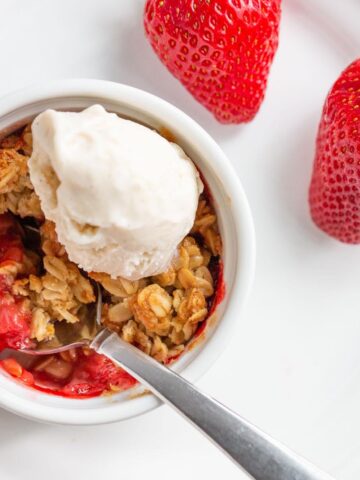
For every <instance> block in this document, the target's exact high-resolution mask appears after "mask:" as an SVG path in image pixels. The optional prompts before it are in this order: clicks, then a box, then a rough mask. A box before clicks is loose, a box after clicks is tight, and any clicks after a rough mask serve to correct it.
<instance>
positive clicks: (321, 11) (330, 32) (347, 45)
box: [286, 0, 360, 64]
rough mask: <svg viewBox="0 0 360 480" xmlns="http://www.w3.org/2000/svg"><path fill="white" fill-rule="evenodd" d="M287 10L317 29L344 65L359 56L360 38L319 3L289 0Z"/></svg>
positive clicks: (305, 0)
mask: <svg viewBox="0 0 360 480" xmlns="http://www.w3.org/2000/svg"><path fill="white" fill-rule="evenodd" d="M286 5H287V8H289V10H290V11H291V14H292V15H294V16H296V17H299V18H300V20H301V22H305V23H307V24H308V25H309V27H310V28H312V29H316V31H317V32H319V33H320V35H321V36H322V37H323V39H324V40H325V42H326V44H327V45H329V46H330V45H331V48H332V50H333V51H334V52H337V53H338V54H339V56H341V58H344V63H345V64H346V63H347V62H348V63H349V62H351V61H353V60H354V58H356V56H358V53H359V49H360V41H359V38H357V37H355V36H354V35H353V34H352V33H351V32H349V31H347V30H346V29H345V27H344V26H343V25H341V23H340V22H338V21H336V17H335V15H334V14H331V9H330V11H329V10H328V9H326V8H324V7H321V6H320V5H318V4H317V2H312V1H307V0H288V2H287V3H286Z"/></svg>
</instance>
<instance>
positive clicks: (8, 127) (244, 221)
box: [0, 79, 255, 425]
mask: <svg viewBox="0 0 360 480" xmlns="http://www.w3.org/2000/svg"><path fill="white" fill-rule="evenodd" d="M94 103H100V104H102V105H103V106H104V107H105V108H106V109H108V110H110V111H113V112H116V113H118V114H120V115H123V116H126V117H130V118H132V119H134V120H137V121H139V122H142V123H144V124H146V125H149V126H151V127H153V128H155V129H158V130H160V129H164V128H165V129H167V130H169V131H170V132H171V134H172V135H173V137H174V138H175V141H176V142H177V143H178V144H179V145H181V146H182V147H183V149H184V150H185V152H186V153H187V154H188V155H189V156H190V158H192V159H193V161H194V162H195V163H196V164H197V165H198V167H199V169H200V170H201V172H202V174H203V175H204V177H205V179H206V181H207V183H208V185H209V187H210V190H211V192H212V195H213V198H214V203H215V208H216V211H217V215H218V218H219V223H220V229H221V233H222V238H223V243H224V257H223V261H224V278H225V283H226V296H225V300H224V301H223V302H222V303H221V304H220V306H219V307H218V309H217V311H216V312H215V316H216V320H215V321H211V322H209V323H208V326H207V328H206V331H205V335H204V339H203V341H201V342H197V343H196V345H195V346H194V348H191V349H189V351H187V352H186V353H185V354H184V355H182V356H181V358H180V359H179V360H178V361H177V362H176V363H175V364H174V365H173V367H172V368H174V370H176V371H178V372H181V374H182V375H183V376H184V377H185V378H187V379H189V380H190V381H195V380H197V379H198V378H199V377H200V376H201V375H202V374H204V373H205V371H206V370H207V369H208V368H210V366H211V365H212V363H213V362H214V361H215V360H216V359H217V358H218V356H219V354H220V353H221V352H222V351H223V349H224V347H225V346H226V344H227V343H228V341H229V339H230V336H231V332H232V331H233V329H234V328H235V327H236V326H237V325H238V324H240V323H241V315H240V312H241V310H242V307H243V305H244V302H245V299H246V297H247V295H248V293H249V289H250V285H251V282H252V278H253V273H254V264H255V237H254V229H253V222H252V218H251V213H250V210H249V206H248V202H247V200H246V197H245V195H244V192H243V189H242V187H241V184H240V181H239V179H238V177H237V175H236V173H235V171H234V170H233V168H232V166H231V164H230V162H229V160H228V159H227V158H226V156H225V155H224V153H223V152H222V151H221V149H220V148H219V146H218V145H217V144H216V143H215V141H214V140H213V139H212V138H211V137H210V136H209V135H208V134H207V133H206V132H205V131H204V130H203V129H202V128H201V127H200V126H199V125H198V124H197V123H196V122H195V121H194V120H192V119H191V118H190V117H188V116H187V115H186V114H185V113H183V112H182V111H180V110H179V109H178V108H176V107H174V106H173V105H171V104H169V103H167V102H166V101H164V100H162V99H160V98H158V97H156V96H154V95H151V94H149V93H146V92H144V91H141V90H138V89H136V88H133V87H129V86H126V85H121V84H118V83H112V82H106V81H102V80H82V79H79V80H63V81H56V82H49V83H46V84H43V85H38V86H34V87H30V88H27V89H24V90H21V91H18V92H16V93H14V94H11V95H8V96H6V97H3V98H2V99H0V132H1V134H2V135H3V134H4V133H8V132H10V131H13V130H14V129H15V128H17V127H19V126H21V125H23V124H24V123H26V122H27V121H29V120H31V119H32V118H33V117H34V116H35V115H36V114H38V113H40V112H41V111H43V110H45V109H47V108H54V109H62V110H73V109H75V110H76V109H82V108H85V107H87V106H89V105H92V104H94ZM169 201H171V199H169ZM159 405H160V402H159V400H157V399H156V398H155V397H154V396H152V395H144V396H139V395H135V394H134V392H133V391H131V392H123V393H119V394H115V395H113V396H106V397H100V398H94V399H86V400H75V399H67V398H62V397H57V396H53V395H48V394H45V393H42V392H39V391H36V390H33V389H31V388H27V387H25V386H23V385H21V384H19V383H17V382H16V381H14V380H13V379H12V378H10V377H9V376H7V375H6V374H5V373H4V372H1V373H0V406H1V407H3V408H5V409H7V410H9V411H11V412H13V413H16V414H18V415H22V416H24V417H27V418H29V419H33V420H38V421H44V422H51V423H60V424H73V425H94V424H101V423H108V422H114V421H118V420H124V419H127V418H131V417H133V416H136V415H139V414H141V413H144V412H148V411H149V410H152V409H153V408H155V407H157V406H159Z"/></svg>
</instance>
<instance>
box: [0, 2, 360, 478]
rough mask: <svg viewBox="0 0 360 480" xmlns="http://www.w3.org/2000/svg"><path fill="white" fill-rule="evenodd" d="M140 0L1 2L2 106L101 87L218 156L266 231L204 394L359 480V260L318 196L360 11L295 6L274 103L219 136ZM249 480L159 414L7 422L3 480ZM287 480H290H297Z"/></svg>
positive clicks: (1, 424)
mask: <svg viewBox="0 0 360 480" xmlns="http://www.w3.org/2000/svg"><path fill="white" fill-rule="evenodd" d="M143 3H144V2H143V0H101V1H98V0H52V1H45V0H27V1H25V0H0V7H1V9H0V12H1V13H0V44H1V46H2V48H1V68H0V71H1V75H0V95H2V94H5V93H7V92H10V91H11V90H13V89H16V88H19V87H22V86H25V85H28V84H30V83H34V82H36V81H39V80H44V79H48V78H49V79H50V78H64V77H93V78H103V79H107V80H114V81H119V82H123V83H128V84H131V85H134V86H137V87H140V88H143V89H145V90H148V91H150V92H152V93H155V94H157V95H160V96H162V97H163V98H165V99H166V100H169V101H170V102H172V103H174V104H175V105H177V106H178V107H180V108H181V109H183V110H184V111H185V112H187V113H188V114H190V115H191V116H193V117H194V118H195V119H196V120H197V121H198V122H199V123H200V124H201V125H202V126H204V127H205V128H206V129H207V130H208V131H209V132H210V133H211V134H212V135H213V136H214V138H215V139H216V140H217V141H218V142H219V143H220V145H221V146H222V147H223V149H224V150H225V152H226V153H227V154H228V156H229V157H230V159H231V161H232V162H233V164H234V165H235V167H236V170H237V172H238V174H239V176H240V178H241V180H242V182H243V185H244V188H245V191H246V192H247V194H248V197H249V201H250V205H251V208H252V211H253V215H254V220H255V227H256V231H257V244H258V261H257V273H256V281H255V285H254V289H253V293H252V296H251V298H250V301H249V303H248V307H247V309H246V311H245V312H244V314H243V315H242V316H241V317H239V328H238V330H237V332H236V335H235V336H234V338H233V341H232V344H231V345H230V346H229V348H228V350H227V351H226V353H225V354H224V355H223V356H222V357H221V359H220V360H219V361H218V362H217V364H216V365H215V366H214V367H213V368H212V369H211V370H210V371H209V373H208V374H207V375H206V376H205V377H204V378H203V379H202V381H201V382H200V385H201V387H202V388H203V389H204V390H206V391H208V392H209V393H211V394H212V395H214V396H215V397H217V398H218V399H219V400H221V401H222V402H224V403H225V404H227V405H229V406H230V407H232V408H234V409H235V410H237V411H238V412H239V413H241V414H242V415H244V416H245V417H247V418H248V419H249V420H251V421H252V422H254V423H256V424H257V425H258V426H260V427H261V428H263V429H265V430H266V431H267V432H269V433H270V434H273V435H274V436H276V437H277V438H278V439H279V440H282V441H283V442H285V443H286V444H288V445H289V446H291V447H293V448H295V449H296V450H297V451H298V452H300V453H302V454H304V455H306V456H307V457H308V458H309V459H311V460H312V461H314V462H316V463H317V464H318V465H319V466H321V467H323V468H325V469H327V470H328V471H329V472H331V473H332V474H333V475H335V476H336V477H337V478H338V479H339V480H352V479H358V478H359V477H360V436H359V429H360V413H359V409H360V315H359V298H360V268H359V261H360V247H351V246H346V245H341V244H339V243H337V242H335V241H333V240H331V239H330V238H328V237H326V236H325V235H323V234H322V233H321V232H319V231H318V230H317V229H316V228H315V227H314V226H313V225H312V223H311V221H310V219H309V216H308V208H307V200H306V196H307V187H308V183H309V177H310V172H311V165H312V160H313V150H314V139H315V135H316V127H317V123H318V120H319V116H320V112H321V107H322V103H323V101H324V98H325V95H326V92H327V90H328V89H329V88H330V86H331V84H332V83H333V82H334V80H335V79H336V77H337V76H338V74H339V73H340V71H341V70H342V69H343V68H344V67H345V66H347V64H348V63H350V61H352V60H353V59H355V58H356V55H359V51H360V33H359V29H358V20H359V18H360V4H359V2H357V1H356V0H342V1H341V2H338V1H337V0H284V14H283V19H282V29H281V40H280V48H279V51H278V55H277V57H276V61H275V63H274V67H273V69H272V74H271V79H270V84H269V88H268V92H267V96H266V101H265V103H264V105H263V108H262V109H261V112H260V113H259V115H258V116H257V117H256V119H255V121H253V122H252V123H251V124H250V125H246V126H240V127H239V126H222V125H219V124H217V123H216V122H215V120H213V119H212V117H211V115H210V114H208V113H207V112H206V111H205V110H204V109H203V108H202V107H201V106H200V105H198V104H197V103H196V102H195V101H194V100H193V99H192V98H191V97H190V95H189V94H188V93H187V92H186V91H185V90H184V89H183V88H182V86H180V84H179V83H178V82H177V81H176V80H175V79H173V78H172V77H171V76H170V74H169V73H168V72H167V71H166V70H165V68H164V67H162V66H161V64H160V62H159V61H158V60H157V58H156V57H155V55H154V54H153V52H152V51H151V49H150V47H149V46H148V44H147V42H146V40H145V39H144V36H143V30H142V7H143ZM29 476H30V478H36V479H38V480H43V479H44V480H45V479H48V478H51V479H52V480H60V479H61V480H63V478H64V477H65V478H71V479H73V478H74V479H75V478H86V479H87V480H93V479H97V478H100V479H101V478H106V477H108V476H109V477H110V476H113V477H114V478H119V479H122V478H128V479H134V480H138V479H139V480H140V479H144V478H148V479H158V478H171V480H184V478H191V479H193V478H204V477H210V478H218V477H221V478H224V479H225V478H226V480H232V479H238V478H245V475H243V474H242V473H240V472H239V471H238V469H237V468H236V467H235V466H233V465H232V464H231V463H230V462H229V461H228V460H227V459H226V458H225V457H224V456H223V455H222V454H221V453H220V452H218V451H217V450H216V449H215V447H213V446H212V445H211V444H210V443H208V442H207V441H206V440H205V439H204V438H203V437H202V436H201V435H200V434H199V433H198V432H196V431H195V430H193V429H192V428H191V427H190V426H188V425H187V424H186V423H185V422H184V421H183V420H182V419H181V418H179V417H178V416H177V415H176V414H175V413H173V412H171V411H170V410H169V409H168V408H166V407H162V408H160V409H158V410H156V411H154V412H152V413H150V414H147V415H146V416H142V417H140V418H137V419H133V420H130V421H127V422H125V423H119V424H113V425H107V426H100V427H83V428H79V427H77V428H73V427H61V426H47V425H41V424H36V423H32V422H29V421H26V420H23V419H20V418H17V417H15V416H13V415H11V414H9V413H6V412H4V411H0V478H1V480H19V479H21V480H22V479H26V478H29ZM289 480H291V479H289Z"/></svg>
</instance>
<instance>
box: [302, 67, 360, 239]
mask: <svg viewBox="0 0 360 480" xmlns="http://www.w3.org/2000/svg"><path fill="white" fill-rule="evenodd" d="M309 199H310V210H311V216H312V218H313V220H314V222H315V223H316V225H317V226H318V227H319V228H321V229H322V230H324V232H326V233H328V234H329V235H331V236H332V237H335V238H337V239H338V240H341V241H342V242H346V243H360V59H358V60H356V61H355V62H353V63H352V64H351V65H350V66H349V67H348V68H347V69H346V70H345V71H344V72H343V73H342V74H341V75H340V77H339V79H338V80H337V81H336V82H335V84H334V86H333V87H332V89H331V91H330V93H329V95H328V97H327V99H326V101H325V105H324V109H323V113H322V118H321V121H320V126H319V131H318V136H317V145H316V155H315V163H314V170H313V176H312V180H311V185H310V196H309Z"/></svg>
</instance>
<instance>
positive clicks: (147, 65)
mask: <svg viewBox="0 0 360 480" xmlns="http://www.w3.org/2000/svg"><path fill="white" fill-rule="evenodd" d="M142 13H143V12H142V8H140V6H139V12H138V14H137V15H136V17H135V18H129V19H126V18H122V19H121V21H120V22H118V24H117V28H113V26H112V27H111V28H109V31H111V32H116V31H117V32H118V33H117V34H116V37H115V38H112V39H110V41H111V45H112V49H113V45H117V50H115V57H116V58H114V63H113V67H112V69H111V71H110V72H108V77H109V79H110V80H113V81H116V82H120V83H125V84H129V85H132V86H135V87H138V88H141V89H143V90H146V91H148V92H151V93H153V94H155V95H158V96H159V97H161V98H164V99H165V100H167V101H169V102H170V103H173V104H174V105H176V106H177V107H179V108H180V109H181V110H183V111H185V112H186V113H187V114H188V115H189V116H191V117H192V118H194V119H195V120H196V121H197V122H198V123H199V124H200V125H202V126H203V127H204V128H205V129H206V130H207V131H208V132H209V133H210V134H211V135H212V136H214V137H215V138H222V139H227V138H229V137H233V136H234V135H238V134H239V133H240V132H241V128H242V127H241V126H240V125H221V124H220V123H218V122H217V121H216V120H215V118H214V117H213V116H212V114H211V113H210V112H208V111H207V110H206V109H205V108H204V107H203V106H202V105H201V104H200V103H198V102H197V101H196V100H195V99H194V98H193V97H192V96H191V95H190V93H189V92H188V91H187V90H186V89H185V87H183V86H182V85H181V83H180V82H179V81H178V80H177V79H176V78H174V77H173V76H172V74H171V73H170V72H169V71H168V70H167V69H166V67H165V66H164V65H163V64H162V63H161V62H160V60H159V59H158V57H157V56H156V54H155V52H154V51H153V50H152V48H151V46H150V44H149V42H148V40H147V39H146V37H145V32H144V27H143V15H142ZM113 50H114V49H113Z"/></svg>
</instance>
